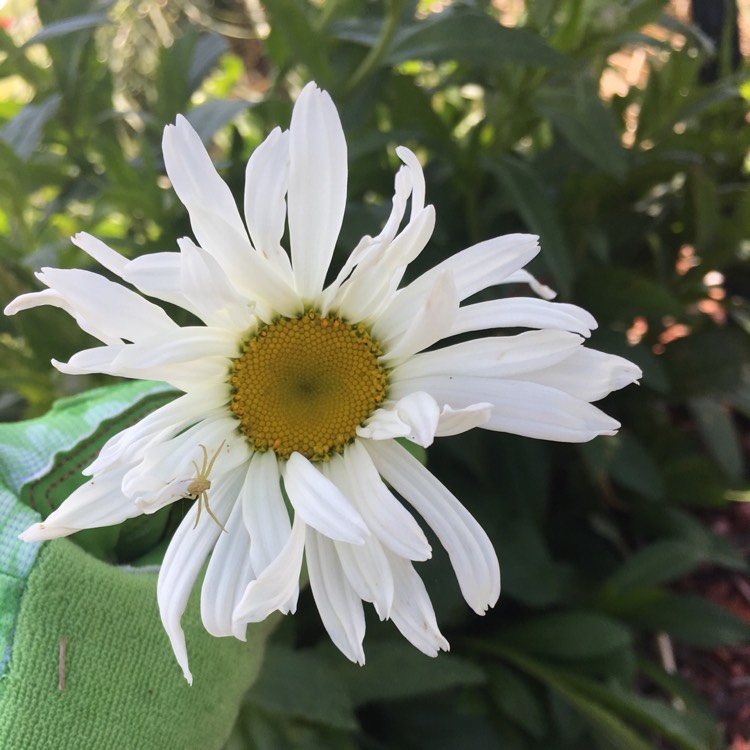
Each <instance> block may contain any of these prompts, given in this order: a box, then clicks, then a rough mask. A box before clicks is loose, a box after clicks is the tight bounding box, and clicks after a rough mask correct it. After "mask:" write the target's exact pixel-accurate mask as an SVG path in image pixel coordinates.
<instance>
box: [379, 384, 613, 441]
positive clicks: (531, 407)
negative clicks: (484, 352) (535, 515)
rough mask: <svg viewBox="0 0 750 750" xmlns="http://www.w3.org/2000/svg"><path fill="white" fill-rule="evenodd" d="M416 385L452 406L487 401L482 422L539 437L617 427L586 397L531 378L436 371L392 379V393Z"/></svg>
mask: <svg viewBox="0 0 750 750" xmlns="http://www.w3.org/2000/svg"><path fill="white" fill-rule="evenodd" d="M415 388H418V389H419V390H424V391H427V393H429V394H431V395H432V396H433V398H435V399H436V400H437V401H438V403H445V404H449V405H450V406H452V407H453V408H454V409H455V408H459V409H460V408H463V407H466V406H469V405H470V404H475V403H478V402H480V401H486V402H489V403H491V404H492V405H493V410H492V415H491V416H490V418H489V419H488V420H487V422H486V423H485V424H483V425H482V427H484V428H486V429H488V430H496V431H498V432H511V433H514V434H516V435H525V436H526V437H532V438H537V439H540V440H557V441H562V442H567V443H581V442H586V441H587V440H591V439H592V438H594V437H596V436H597V435H614V434H615V432H617V430H618V428H619V427H620V423H619V422H617V421H616V420H614V419H612V418H611V417H608V416H607V415H606V414H604V412H602V411H600V410H599V409H597V408H596V407H595V406H592V405H591V404H589V403H587V402H586V401H582V400H580V399H578V398H575V397H573V396H571V395H569V394H567V393H564V392H563V391H560V390H557V389H556V388H550V387H549V386H546V385H539V384H537V383H532V382H526V381H520V380H499V379H493V378H482V377H470V376H464V375H461V376H455V377H454V376H450V375H435V376H432V377H424V378H414V380H410V381H407V383H405V384H401V383H398V382H396V383H393V384H392V385H391V392H390V395H391V397H392V398H399V396H400V395H401V393H402V392H403V393H407V392H410V391H411V390H413V389H415Z"/></svg>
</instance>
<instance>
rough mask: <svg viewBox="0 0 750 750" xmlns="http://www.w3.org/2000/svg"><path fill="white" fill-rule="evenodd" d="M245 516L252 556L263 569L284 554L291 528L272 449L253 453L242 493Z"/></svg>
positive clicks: (260, 570) (256, 564)
mask: <svg viewBox="0 0 750 750" xmlns="http://www.w3.org/2000/svg"><path fill="white" fill-rule="evenodd" d="M240 497H241V501H242V517H243V519H244V522H245V527H246V528H247V531H248V533H249V534H250V539H251V540H252V548H251V550H250V559H251V560H252V563H253V568H254V569H255V570H256V572H257V573H261V572H263V571H264V570H265V569H266V568H267V567H268V566H269V565H270V564H271V563H272V562H273V561H274V560H275V559H276V558H277V557H278V555H279V554H280V553H281V550H282V549H283V548H284V545H285V544H286V542H287V540H288V539H289V533H290V530H291V523H290V522H289V514H288V513H287V510H286V505H285V504H284V496H283V495H282V493H281V474H280V471H279V467H278V463H277V460H276V455H275V454H274V453H273V452H272V451H266V452H265V453H261V452H257V453H254V454H253V457H252V459H251V461H250V466H249V467H248V470H247V476H246V477H245V482H244V484H243V486H242V491H241V493H240Z"/></svg>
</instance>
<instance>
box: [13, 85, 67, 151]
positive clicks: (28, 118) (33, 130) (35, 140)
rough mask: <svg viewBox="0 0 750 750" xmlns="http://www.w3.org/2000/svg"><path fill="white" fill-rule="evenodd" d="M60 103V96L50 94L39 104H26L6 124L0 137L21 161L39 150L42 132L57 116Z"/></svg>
mask: <svg viewBox="0 0 750 750" xmlns="http://www.w3.org/2000/svg"><path fill="white" fill-rule="evenodd" d="M61 101H62V96H61V95H60V94H52V95H51V96H49V97H47V98H46V99H45V100H44V101H42V102H40V103H39V104H27V105H26V106H25V107H24V108H23V109H22V110H21V111H20V112H19V113H18V114H17V115H16V116H15V117H14V118H13V119H12V120H11V121H10V122H8V123H6V125H5V127H4V128H3V130H2V134H0V137H2V139H3V140H4V141H5V142H6V143H7V144H8V145H9V146H10V147H11V148H12V149H13V150H14V151H15V152H16V154H17V155H18V156H19V157H20V158H21V159H28V158H29V157H30V156H31V155H32V154H33V153H34V152H35V151H36V150H37V149H38V148H39V143H40V141H41V139H42V130H43V128H44V126H45V125H46V124H47V122H48V121H49V120H51V119H52V118H53V117H54V116H55V115H56V114H57V110H58V108H59V106H60V102H61Z"/></svg>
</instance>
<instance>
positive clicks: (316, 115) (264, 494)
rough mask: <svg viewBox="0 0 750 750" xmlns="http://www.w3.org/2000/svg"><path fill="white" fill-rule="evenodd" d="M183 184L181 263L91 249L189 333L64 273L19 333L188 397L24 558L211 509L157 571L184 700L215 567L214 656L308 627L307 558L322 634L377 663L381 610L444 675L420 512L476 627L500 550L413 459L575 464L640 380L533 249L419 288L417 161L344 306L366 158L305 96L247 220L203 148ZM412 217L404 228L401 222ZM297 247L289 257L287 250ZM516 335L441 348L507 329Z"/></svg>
mask: <svg viewBox="0 0 750 750" xmlns="http://www.w3.org/2000/svg"><path fill="white" fill-rule="evenodd" d="M163 149H164V158H165V162H166V168H167V173H168V175H169V178H170V180H171V181H172V184H173V186H174V189H175V191H176V192H177V195H178V196H179V198H180V200H181V201H182V202H183V203H184V204H185V206H186V208H187V209H188V212H189V214H190V220H191V223H192V227H193V232H194V234H195V239H196V240H197V244H196V242H194V241H193V240H191V239H189V238H183V239H181V240H179V242H178V244H179V252H162V253H156V254H153V255H147V256H143V257H139V258H136V259H135V260H130V261H129V260H126V259H125V258H124V257H122V256H121V255H119V254H118V253H117V252H115V251H114V250H112V249H111V248H109V247H107V245H105V244H104V243H103V242H101V241H99V240H97V239H96V238H94V237H92V236H90V235H88V234H78V235H77V236H76V237H75V238H73V241H74V242H75V244H76V245H78V247H80V248H82V249H83V250H84V251H86V252H87V253H88V254H89V255H90V256H91V257H93V258H94V259H96V260H97V261H98V262H99V263H101V264H102V265H103V266H104V267H105V268H107V269H108V270H109V271H110V272H111V273H113V274H115V275H117V276H119V277H120V278H121V279H122V280H123V281H125V282H127V283H128V284H130V285H132V286H133V287H135V288H136V289H137V290H138V291H139V292H140V293H141V294H143V295H146V296H149V297H153V298H155V299H158V300H163V301H166V302H170V303H172V304H174V305H178V306H180V307H182V308H184V309H185V310H188V311H189V312H191V313H193V314H194V315H195V316H196V318H198V319H200V321H202V323H203V325H196V326H184V327H179V326H177V325H176V324H175V323H174V322H173V321H172V320H171V319H170V318H169V316H168V315H167V314H166V313H165V312H164V310H163V309H162V308H161V307H159V306H158V305H156V304H154V303H152V302H149V301H147V300H146V299H145V297H144V296H141V294H138V293H136V292H135V291H132V290H130V289H128V288H126V287H125V286H122V285H120V284H117V283H114V282H112V281H109V280H107V279H105V278H103V277H102V276H99V275H97V274H95V273H91V272H89V271H83V270H76V269H72V270H68V269H66V270H63V269H55V268H45V269H43V270H42V271H41V272H40V273H39V274H38V278H39V279H40V281H42V282H43V283H44V284H45V285H46V286H47V287H48V289H45V290H44V291H41V292H34V293H31V294H25V295H22V296H20V297H18V298H17V299H16V300H15V301H13V302H12V303H11V304H10V305H9V306H8V308H7V309H6V313H7V314H14V313H17V312H19V311H20V310H25V309H27V308H31V307H36V306H38V305H54V306H57V307H62V308H63V309H64V310H65V311H66V312H68V313H69V314H70V315H72V316H73V317H74V318H75V319H76V321H77V322H78V324H79V325H80V327H81V328H82V329H83V330H85V331H87V332H88V333H90V334H92V335H93V336H95V337H97V338H98V339H99V340H100V341H102V343H103V344H104V345H103V346H99V347H96V348H92V349H87V350H85V351H82V352H79V353H78V354H75V355H74V356H73V357H72V358H71V359H70V361H69V362H66V363H60V362H54V364H55V366H56V367H57V368H58V369H59V370H60V371H62V372H64V373H74V374H78V373H94V372H98V373H107V374H111V375H118V376H122V377H128V378H144V379H155V380H161V381H166V382H167V383H170V384H171V385H172V386H174V387H175V388H177V389H179V390H180V391H182V392H183V395H181V396H180V397H179V398H177V399H176V400H174V401H173V402H171V403H169V404H168V405H166V406H163V407H161V408H160V409H158V410H157V411H155V412H153V413H152V414H150V415H149V416H147V417H145V418H144V419H142V420H141V421H140V422H139V423H137V424H136V425H134V426H132V427H129V428H128V429H126V430H124V431H122V432H121V433H119V434H118V435H117V436H115V437H113V438H112V439H111V440H109V441H108V442H107V443H106V445H105V446H104V448H103V449H102V451H101V453H100V455H99V456H98V458H97V459H96V460H95V461H94V463H93V464H92V465H91V466H89V467H88V468H87V469H86V470H85V472H84V473H85V474H87V475H89V476H90V477H91V479H90V480H89V481H88V482H87V483H86V484H84V485H83V486H82V487H81V488H80V489H78V490H76V491H75V492H74V493H73V494H72V495H71V496H70V497H69V498H67V500H66V501H65V502H64V503H63V504H62V505H61V506H60V507H59V508H58V509H57V510H55V511H54V512H53V513H51V514H50V516H49V517H48V518H47V519H46V520H45V521H44V522H42V523H38V524H35V525H34V526H32V527H31V528H29V529H28V530H27V531H25V532H24V534H23V535H22V538H23V539H25V540H27V541H39V540H44V539H53V538H55V537H59V536H65V535H67V534H71V533H73V532H75V531H78V530H79V529H84V528H92V527H98V526H105V525H110V524H118V523H121V522H122V521H124V520H125V519H127V518H131V517H133V516H136V515H139V514H141V513H154V512H155V511H157V510H159V509H160V508H162V507H164V506H165V505H166V504H168V503H171V502H174V501H175V500H178V499H180V498H185V497H187V498H190V499H193V500H195V502H194V503H193V505H192V506H191V509H190V510H189V512H188V513H187V515H186V517H185V518H184V520H183V521H182V523H181V525H180V527H179V528H178V530H177V531H176V533H175V535H174V538H173V539H172V540H171V543H170V545H169V548H168V550H167V553H166V555H165V558H164V562H163V564H162V566H161V571H160V574H159V583H158V601H159V607H160V611H161V617H162V621H163V624H164V627H165V629H166V631H167V633H168V635H169V638H170V640H171V643H172V647H173V648H174V652H175V655H176V658H177V661H178V662H179V664H180V666H181V667H182V669H183V671H184V674H185V677H186V678H187V680H188V681H189V682H190V681H191V680H192V677H191V674H190V671H189V669H188V660H187V651H186V645H185V637H184V634H183V631H182V628H181V626H180V620H181V617H182V614H183V612H184V610H185V606H186V603H187V600H188V596H189V594H190V591H191V589H192V587H193V585H194V583H195V581H196V578H197V577H198V575H199V573H200V571H201V570H202V568H203V566H204V564H205V562H206V559H207V558H208V557H209V555H210V559H209V562H208V566H207V568H206V573H205V578H204V581H203V586H202V589H201V614H202V618H203V623H204V625H205V627H206V629H207V630H208V631H209V632H210V633H211V634H213V635H215V636H230V635H233V636H235V637H237V638H241V639H244V637H245V631H246V626H247V624H248V623H250V622H257V621H260V620H263V619H264V618H266V617H267V616H268V615H269V614H271V613H272V612H274V611H275V610H279V611H281V612H283V613H288V612H294V610H295V608H296V604H297V596H298V591H299V577H300V569H301V566H302V562H303V558H304V559H305V560H306V562H307V570H308V572H309V579H310V586H311V588H312V593H313V596H314V598H315V601H316V604H317V606H318V609H319V611H320V616H321V618H322V621H323V624H324V625H325V627H326V629H327V631H328V633H329V634H330V636H331V638H332V640H333V642H334V643H335V644H336V646H338V648H339V649H340V650H341V651H342V652H343V653H344V654H345V655H346V656H347V657H349V659H351V660H352V661H355V662H358V663H360V664H362V663H364V660H365V656H364V651H363V646H362V641H363V637H364V633H365V618H364V610H363V602H371V603H372V604H373V606H374V607H375V610H376V612H377V614H378V615H379V616H380V618H381V619H390V620H392V621H393V622H394V623H395V625H396V627H397V628H398V629H399V630H400V631H401V632H402V633H403V635H404V636H405V637H406V638H407V639H408V640H409V641H411V643H413V644H414V645H415V646H416V647H417V648H418V649H420V650H421V651H423V652H424V653H426V654H430V655H436V654H437V653H438V651H440V650H447V649H448V643H447V641H446V640H445V638H444V637H443V636H442V634H441V633H440V631H439V629H438V625H437V622H436V619H435V614H434V611H433V608H432V605H431V603H430V599H429V597H428V595H427V592H426V590H425V587H424V584H423V583H422V580H421V579H420V577H419V575H418V574H417V573H416V571H415V568H414V564H413V563H414V562H418V561H421V560H426V559H427V558H429V557H430V555H431V549H430V545H429V543H428V541H427V539H426V537H425V534H424V533H423V531H422V528H421V527H420V524H419V523H418V522H417V521H416V520H415V517H414V515H413V514H412V512H411V511H410V510H409V509H407V507H405V506H404V505H403V504H402V502H401V501H402V500H405V501H406V502H407V503H408V505H409V506H411V509H412V510H413V511H416V513H417V514H418V515H419V516H421V517H422V520H423V521H424V522H425V523H426V524H427V525H428V526H429V527H430V528H431V529H432V531H433V532H434V533H435V536H436V537H437V539H438V540H439V541H440V543H441V544H442V545H443V546H444V547H445V548H446V550H447V551H448V554H449V556H450V560H451V563H452V565H453V568H454V570H455V574H456V577H457V578H458V583H459V586H460V588H461V592H462V593H463V596H464V598H465V599H466V601H467V602H468V604H469V606H470V607H471V608H472V609H473V610H474V611H475V612H477V613H478V614H483V613H484V612H485V611H486V610H487V608H488V607H491V606H493V605H494V604H495V602H496V601H497V599H498V596H499V594H500V570H499V566H498V561H497V557H496V555H495V552H494V550H493V547H492V544H491V542H490V540H489V538H488V537H487V535H486V533H485V532H484V531H483V530H482V528H481V527H480V526H479V524H478V523H477V522H476V520H475V519H474V518H473V517H472V516H471V515H470V514H469V513H468V511H467V510H466V509H465V508H464V507H463V506H462V505H461V503H460V502H459V501H458V500H457V499H456V497H454V495H453V494H452V493H451V492H450V491H449V490H448V489H446V488H445V487H444V486H443V485H442V484H441V483H440V482H438V480H437V479H435V478H434V477H433V476H432V474H431V473H430V472H429V471H428V470H427V469H426V468H425V467H424V466H423V465H422V464H421V463H420V462H419V461H418V460H417V459H415V458H414V457H412V455H411V454H410V453H409V452H408V451H407V450H406V448H404V447H402V445H400V444H399V442H398V441H397V438H406V439H408V440H410V441H413V442H415V443H417V444H419V445H421V446H429V445H430V444H431V443H432V441H433V440H434V438H435V437H439V436H445V435H455V434H458V433H461V432H464V431H466V430H469V429H471V428H473V427H483V428H485V429H489V430H499V431H504V432H512V433H515V434H518V435H527V436H530V437H535V438H542V439H546V440H559V441H567V442H579V441H586V440H590V439H592V438H593V437H595V436H597V435H611V434H613V433H614V432H615V431H616V430H617V429H618V427H619V424H618V423H617V422H616V421H615V420H614V419H611V418H610V417H608V416H607V415H606V414H604V413H603V412H601V411H600V410H599V409H598V408H596V407H595V406H592V405H591V403H590V402H592V401H595V400H597V399H600V398H602V397H603V396H605V395H607V394H608V393H609V392H610V391H612V390H615V389H618V388H622V387H623V386H625V385H627V384H628V383H632V382H633V381H635V380H636V379H637V378H638V377H639V376H640V371H639V369H638V368H637V367H635V366H634V365H633V364H631V363H630V362H628V361H626V360H624V359H622V358H619V357H616V356H612V355H609V354H603V353H601V352H597V351H592V350H590V349H586V348H584V346H583V344H584V338H585V337H586V336H588V335H589V333H590V331H591V330H592V329H593V328H595V327H596V322H595V321H594V319H593V318H592V317H591V316H590V315H589V314H588V313H587V312H585V311H584V310H582V309H581V308H579V307H575V306H573V305H569V304H559V303H554V302H550V301H549V298H551V297H552V296H554V295H553V294H552V293H551V292H550V291H549V289H547V288H546V287H544V286H542V285H541V284H539V283H538V282H537V281H536V280H535V279H534V278H533V277H532V276H531V275H530V274H529V273H528V272H527V271H525V270H523V267H524V266H525V265H526V264H527V263H528V262H529V261H530V260H531V259H532V258H533V257H534V256H535V255H536V254H537V252H538V246H537V239H536V237H533V236H529V235H523V234H515V235H509V236H505V237H498V238H496V239H491V240H488V241H486V242H481V243H479V244H478V245H474V246H473V247H470V248H469V249H467V250H463V251H462V252H460V253H458V254H456V255H455V256H453V257H451V258H449V259H448V260H446V261H444V262H442V263H440V264H439V265H437V266H436V267H434V268H432V269H431V270H430V271H428V272H426V273H425V274H423V275H422V276H420V277H419V278H417V279H416V280H415V281H413V282H412V283H410V284H407V285H405V286H400V283H401V280H402V278H403V275H404V272H405V270H406V267H407V265H408V264H409V263H410V262H411V261H412V260H414V258H415V257H416V256H417V255H418V254H419V253H420V252H421V251H422V249H423V248H424V247H425V245H426V243H427V242H428V240H429V238H430V235H431V233H432V230H433V227H434V224H435V212H434V209H433V207H432V206H429V205H425V183H424V177H423V174H422V169H421V167H420V165H419V162H418V161H417V159H416V157H415V156H414V154H413V153H412V152H411V151H409V150H408V149H406V148H403V147H402V148H399V149H397V154H398V156H399V157H400V159H401V160H402V161H403V166H402V167H401V169H400V170H399V172H398V173H397V174H396V179H395V193H394V197H393V208H392V211H391V214H390V216H389V218H388V220H387V222H386V224H385V226H384V228H383V229H382V231H381V232H380V234H378V235H377V236H376V237H369V236H367V237H364V238H363V239H362V241H361V242H360V243H359V244H358V245H357V247H356V248H354V250H353V251H352V252H351V254H350V256H349V258H348V260H347V261H346V262H345V264H344V266H343V268H342V269H341V270H340V272H339V274H338V276H337V277H336V279H335V280H334V281H333V282H331V283H330V284H328V285H327V286H326V285H325V281H326V277H327V274H328V270H329V265H330V262H331V258H332V256H333V251H334V246H335V244H336V241H337V237H338V234H339V230H340V228H341V222H342V218H343V215H344V207H345V199H346V181H347V155H346V154H347V152H346V142H345V140H344V133H343V130H342V127H341V123H340V121H339V118H338V114H337V112H336V109H335V107H334V105H333V103H332V101H331V99H330V97H329V96H328V95H327V94H326V93H325V92H322V91H320V90H319V89H318V88H316V86H315V85H314V84H309V85H308V86H306V87H305V88H304V90H303V91H302V93H301V94H300V96H299V98H298V100H297V103H296V105H295V106H294V110H293V114H292V121H291V126H290V128H289V130H288V131H284V132H282V131H281V130H279V129H278V128H277V129H275V130H274V131H273V132H272V133H271V134H270V135H269V136H268V138H267V139H266V140H265V141H264V142H263V143H262V144H261V145H260V146H259V147H258V148H257V149H256V151H255V152H254V153H253V155H252V156H251V158H250V160H249V162H248V164H247V174H246V184H245V195H244V214H245V217H244V218H245V221H244V222H243V219H242V217H241V215H240V213H239V211H238V210H237V206H236V204H235V202H234V200H233V198H232V195H231V193H230V191H229V188H228V187H227V185H226V184H225V183H224V182H223V181H222V180H221V178H220V177H219V175H218V174H217V172H216V170H215V169H214V167H213V165H212V163H211V160H210V158H209V156H208V154H207V153H206V150H205V148H204V147H203V144H202V143H201V141H200V138H199V137H198V135H197V134H196V133H195V132H194V131H193V129H192V128H191V127H190V125H189V124H188V122H187V121H186V120H185V119H184V118H182V117H178V118H177V122H176V124H175V125H170V126H168V127H167V128H166V130H165V132H164V141H163ZM409 201H410V206H409V215H408V219H406V220H405V215H406V211H407V204H408V203H409ZM286 227H288V232H289V245H290V251H291V252H290V254H289V255H288V254H287V253H286V251H285V250H284V248H283V247H282V246H281V240H282V236H283V235H284V231H285V228H286ZM510 282H513V283H527V284H529V285H530V286H531V287H532V289H533V290H534V291H535V292H537V293H538V294H540V295H541V297H546V298H547V299H539V298H528V297H523V298H518V297H514V298H509V299H500V300H496V301H491V302H479V303H475V304H464V305H462V304H461V303H462V302H464V300H466V299H467V298H469V297H471V296H472V295H474V294H476V293H477V292H479V291H481V290H482V289H486V288H488V287H492V286H495V285H497V284H506V283H510ZM503 327H508V328H514V329H516V328H528V329H530V330H528V331H526V332H523V333H517V334H513V335H503V336H500V335H496V334H495V333H492V334H490V335H483V336H479V337H477V336H475V337H474V338H473V339H471V340H465V341H461V342H460V343H453V344H449V345H445V346H442V347H437V348H436V347H435V345H436V344H439V343H440V342H442V341H443V340H444V339H447V338H449V337H453V336H457V335H459V334H466V333H470V332H479V331H485V332H486V331H490V330H494V329H498V328H503Z"/></svg>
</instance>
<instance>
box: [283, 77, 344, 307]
mask: <svg viewBox="0 0 750 750" xmlns="http://www.w3.org/2000/svg"><path fill="white" fill-rule="evenodd" d="M289 132H290V142H289V153H290V165H289V195H288V198H287V200H288V204H289V242H290V244H291V250H292V267H293V269H294V277H295V280H296V284H297V291H298V292H299V294H300V296H301V297H302V298H303V299H304V300H306V301H311V300H313V299H314V298H315V297H316V296H317V295H318V294H320V291H321V290H322V289H323V282H324V281H325V277H326V273H327V271H328V266H329V265H330V262H331V257H332V256H333V249H334V247H335V245H336V240H337V238H338V235H339V231H340V229H341V222H342V220H343V218H344V207H345V203H346V178H347V156H346V154H347V151H346V140H345V138H344V131H343V129H342V127H341V121H340V120H339V116H338V113H337V112H336V107H335V106H334V104H333V102H332V101H331V97H330V96H329V95H328V94H327V93H326V92H324V91H321V90H320V89H318V88H317V87H316V86H315V84H313V83H308V84H307V86H305V88H304V89H303V90H302V92H301V93H300V95H299V98H298V99H297V103H296V104H295V105H294V110H293V111H292V122H291V126H290V128H289Z"/></svg>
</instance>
